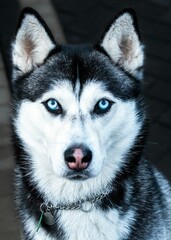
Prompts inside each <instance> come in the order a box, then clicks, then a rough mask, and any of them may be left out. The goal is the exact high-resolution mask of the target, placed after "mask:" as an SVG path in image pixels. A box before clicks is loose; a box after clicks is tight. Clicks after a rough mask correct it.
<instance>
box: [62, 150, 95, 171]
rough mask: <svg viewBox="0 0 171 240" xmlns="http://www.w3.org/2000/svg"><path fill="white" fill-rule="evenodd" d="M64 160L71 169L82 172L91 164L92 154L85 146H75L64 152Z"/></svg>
mask: <svg viewBox="0 0 171 240" xmlns="http://www.w3.org/2000/svg"><path fill="white" fill-rule="evenodd" d="M64 158H65V161H66V163H67V165H68V167H69V168H70V169H72V170H76V171H81V170H84V169H86V168H87V167H88V165H89V164H90V162H91V159H92V152H91V151H90V150H89V149H88V148H86V147H83V146H73V147H70V148H68V149H67V150H66V151H65V152H64Z"/></svg>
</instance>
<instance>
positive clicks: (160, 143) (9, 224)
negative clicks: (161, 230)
mask: <svg viewBox="0 0 171 240" xmlns="http://www.w3.org/2000/svg"><path fill="white" fill-rule="evenodd" d="M24 6H31V7H33V8H35V9H36V10H37V11H38V12H39V13H40V14H41V15H42V17H43V18H44V19H45V21H46V22H47V24H48V25H49V27H50V29H51V31H52V32H53V34H54V35H55V38H56V40H57V41H58V42H59V43H72V44H77V43H93V44H94V43H97V42H98V40H99V39H100V36H101V34H102V33H103V31H104V29H105V27H106V26H107V25H108V23H109V22H110V21H111V19H112V18H113V17H114V16H115V15H116V14H117V13H118V12H119V11H120V10H122V9H123V8H126V7H133V8H134V9H135V10H136V12H137V16H138V22H139V28H140V33H141V37H142V40H143V42H144V44H145V46H146V47H145V52H146V59H145V77H144V84H143V94H144V96H145V101H146V105H147V110H148V115H149V117H150V128H149V137H148V144H147V150H148V157H149V160H150V161H151V162H152V163H154V164H155V165H156V166H157V167H158V169H159V170H160V171H161V172H162V173H163V174H164V175H165V176H166V177H167V178H168V179H169V180H170V181H171V69H170V67H171V0H139V1H137V0H122V1H119V0H117V1H116V0H115V1H114V0H86V1H85V0H84V1H83V0H65V1H64V0H51V1H50V0H29V1H28V0H12V1H10V0H2V1H0V213H1V214H0V239H2V240H17V239H19V235H20V234H19V227H18V223H17V221H16V215H15V213H14V210H13V209H14V206H13V204H12V200H11V199H12V198H11V197H12V193H13V186H12V184H13V180H12V174H13V173H12V172H13V167H14V160H13V157H12V147H11V142H10V127H9V125H10V124H9V115H10V107H9V104H10V81H9V80H10V74H11V71H10V69H11V67H10V48H11V47H10V43H11V40H12V38H13V36H14V33H15V29H16V25H17V21H18V17H19V14H20V11H21V9H22V8H23V7H24Z"/></svg>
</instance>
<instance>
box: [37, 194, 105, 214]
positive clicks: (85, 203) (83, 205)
mask: <svg viewBox="0 0 171 240" xmlns="http://www.w3.org/2000/svg"><path fill="white" fill-rule="evenodd" d="M107 194H109V191H108V192H106V193H101V194H99V195H97V196H95V197H92V198H87V199H81V200H79V201H77V202H75V203H70V204H61V205H60V204H59V205H57V206H53V205H49V204H46V203H42V204H41V205H40V211H41V212H49V211H50V212H54V211H58V210H82V211H83V212H90V211H92V210H93V208H94V205H95V203H97V202H101V200H102V199H103V198H104V197H106V195H107Z"/></svg>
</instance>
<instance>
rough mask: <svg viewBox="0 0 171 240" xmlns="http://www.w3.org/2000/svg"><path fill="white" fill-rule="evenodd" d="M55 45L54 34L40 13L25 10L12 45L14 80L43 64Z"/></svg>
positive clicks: (28, 9) (29, 9)
mask: <svg viewBox="0 0 171 240" xmlns="http://www.w3.org/2000/svg"><path fill="white" fill-rule="evenodd" d="M55 45H56V44H55V41H54V39H53V37H52V34H51V33H50V31H49V29H48V27H47V25H46V24H45V22H44V21H43V20H42V19H41V17H40V16H39V15H38V13H37V12H36V11H34V10H33V9H31V8H25V9H24V10H23V11H22V13H21V17H20V20H19V26H18V30H17V33H16V37H15V40H14V42H13V44H12V61H13V64H14V67H15V69H14V73H13V75H14V78H16V77H17V76H19V75H22V74H24V73H27V72H29V71H31V70H32V69H33V68H34V67H36V66H38V65H40V64H42V63H43V61H44V60H45V58H46V57H47V55H48V54H49V52H50V51H51V50H52V49H53V48H55Z"/></svg>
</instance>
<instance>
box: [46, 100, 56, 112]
mask: <svg viewBox="0 0 171 240" xmlns="http://www.w3.org/2000/svg"><path fill="white" fill-rule="evenodd" d="M47 107H48V108H49V109H51V110H56V109H57V108H58V102H57V101H56V100H55V99H50V100H48V101H47Z"/></svg>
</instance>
